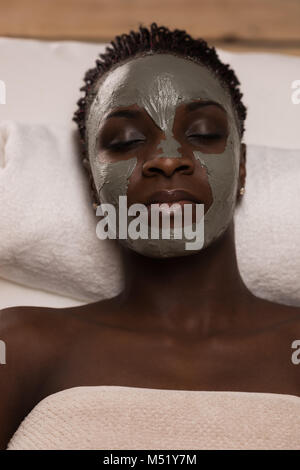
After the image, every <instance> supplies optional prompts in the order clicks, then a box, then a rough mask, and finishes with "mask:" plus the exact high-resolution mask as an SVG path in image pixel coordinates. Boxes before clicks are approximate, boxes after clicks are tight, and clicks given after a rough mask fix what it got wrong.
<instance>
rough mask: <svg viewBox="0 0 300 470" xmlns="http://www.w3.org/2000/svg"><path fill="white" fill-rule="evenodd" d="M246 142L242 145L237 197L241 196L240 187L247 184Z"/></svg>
mask: <svg viewBox="0 0 300 470" xmlns="http://www.w3.org/2000/svg"><path fill="white" fill-rule="evenodd" d="M246 154H247V147H246V144H244V143H241V147H240V168H239V183H238V190H237V198H240V189H241V188H244V187H245V184H246Z"/></svg>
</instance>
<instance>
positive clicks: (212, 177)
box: [0, 23, 300, 449]
mask: <svg viewBox="0 0 300 470" xmlns="http://www.w3.org/2000/svg"><path fill="white" fill-rule="evenodd" d="M112 46H113V47H112V48H110V49H107V51H106V53H105V54H103V55H101V56H100V57H101V58H102V59H103V60H102V61H97V62H96V67H95V68H94V69H91V70H89V71H88V72H87V74H86V78H85V81H86V86H85V87H84V88H83V91H85V97H84V98H81V99H80V100H79V102H78V105H79V108H78V110H77V112H76V113H75V120H76V122H77V123H78V126H79V130H80V135H81V143H82V149H83V163H84V166H85V168H86V169H87V171H88V174H89V177H90V181H91V187H92V193H93V203H94V204H93V205H94V207H96V206H97V205H98V204H99V203H103V202H105V203H109V204H112V205H113V207H115V209H116V211H118V210H119V201H120V199H119V197H120V196H127V205H128V207H129V206H131V205H132V204H135V203H140V204H144V205H145V206H146V207H147V208H148V209H149V208H150V206H151V204H155V203H158V204H160V203H167V204H170V203H173V202H176V201H177V202H178V203H179V205H180V207H181V208H183V207H184V206H185V205H187V204H192V207H193V211H192V216H193V223H195V217H196V211H195V208H196V205H197V204H204V240H203V245H202V246H201V247H200V248H199V247H197V248H195V249H192V250H189V251H188V250H186V247H185V242H186V240H185V239H184V238H183V239H181V240H177V239H174V238H172V239H171V240H167V239H161V238H160V239H143V240H142V239H133V238H130V237H127V238H123V239H121V238H120V244H121V249H122V259H123V270H124V279H125V285H124V289H123V291H122V292H121V293H120V295H118V296H117V297H115V298H112V299H108V300H105V301H101V302H95V303H93V304H89V305H84V306H80V307H72V308H66V309H53V308H39V307H15V308H8V309H4V310H2V311H1V331H0V338H1V339H2V340H4V341H5V342H6V347H7V364H6V365H5V366H2V367H1V368H0V373H1V384H0V393H1V402H0V422H1V429H0V443H1V448H3V449H4V448H6V446H7V443H8V441H9V439H10V437H11V436H12V435H13V433H14V432H15V430H16V429H17V428H18V426H19V425H20V423H21V421H22V419H23V418H24V417H25V416H26V415H27V414H28V413H29V412H30V411H31V410H32V409H33V408H34V407H35V406H36V405H37V404H38V403H39V402H40V401H41V400H42V399H43V398H45V397H47V396H49V395H51V394H54V393H56V392H59V391H62V390H66V389H69V388H73V387H78V386H101V385H120V386H125V387H142V388H150V389H170V390H206V391H210V390H211V391H224V390H227V391H244V392H270V393H276V394H290V395H297V396H298V395H299V394H300V378H299V377H300V376H299V371H298V369H297V367H296V366H295V365H294V364H293V363H292V361H291V353H292V350H291V344H292V342H293V341H294V340H295V339H298V338H299V337H300V322H299V319H300V310H299V308H296V307H288V306H285V305H280V304H275V303H273V302H269V301H267V300H263V299H260V298H257V297H255V296H254V295H253V294H252V293H251V292H250V291H249V290H248V289H247V287H246V286H245V284H244V283H243V281H242V279H241V276H240V274H239V270H238V266H237V260H236V254H235V244H234V227H233V213H234V209H235V206H236V204H237V203H238V202H239V200H240V199H241V198H242V195H243V193H244V191H245V189H244V188H245V179H246V148H245V144H243V143H242V137H243V133H244V121H245V117H246V109H245V107H244V105H243V104H242V101H241V97H242V95H241V93H240V91H239V88H238V85H239V82H238V80H237V78H236V76H235V74H234V72H233V71H232V70H231V69H230V68H229V67H228V66H227V65H224V64H222V63H221V62H220V60H219V58H218V56H217V54H216V52H215V50H214V48H209V47H208V46H207V44H206V42H205V41H203V40H194V39H192V38H191V37H190V36H189V35H187V34H186V33H185V31H179V30H175V31H170V30H169V29H167V28H165V27H158V26H157V25H156V24H155V23H153V24H152V25H151V27H150V29H149V30H148V29H147V28H142V27H140V30H139V32H131V33H130V35H122V36H121V37H117V38H116V40H115V42H112ZM148 209H147V210H148ZM166 212H168V210H167V211H166ZM147 217H148V216H147ZM172 217H174V214H173V216H172ZM148 220H150V215H149V219H148ZM160 228H161V225H160ZM171 228H172V229H174V219H173V218H172V225H171ZM172 233H173V232H172ZM112 243H113V242H112Z"/></svg>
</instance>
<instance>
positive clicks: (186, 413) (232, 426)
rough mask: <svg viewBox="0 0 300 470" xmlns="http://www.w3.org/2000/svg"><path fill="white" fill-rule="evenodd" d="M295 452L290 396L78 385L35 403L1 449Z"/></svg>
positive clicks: (296, 418)
mask: <svg viewBox="0 0 300 470" xmlns="http://www.w3.org/2000/svg"><path fill="white" fill-rule="evenodd" d="M18 449H23V450H27V449H35V450H38V449H41V450H46V449H50V450H61V449H67V450H71V449H73V450H77V449H85V450H88V449H90V450H98V449H100V450H101V449H104V450H105V449H112V450H117V449H119V450H122V449H134V450H137V449H153V450H154V449H160V450H166V449H293V450H295V449H298V450H299V449H300V398H299V397H297V396H293V395H283V394H275V393H250V392H227V391H224V392H223V391H222V392H215V391H191V390H166V389H149V388H138V387H124V386H80V387H73V388H69V389H66V390H63V391H59V392H57V393H54V394H52V395H49V396H48V397H46V398H44V399H43V400H42V401H41V402H39V403H38V404H37V405H36V406H35V407H34V408H33V410H32V411H31V412H30V413H29V414H28V415H27V416H26V417H25V419H24V420H23V422H22V423H21V425H20V426H19V428H18V429H17V430H16V432H15V434H14V435H13V436H12V438H11V440H10V442H9V444H8V447H7V450H18Z"/></svg>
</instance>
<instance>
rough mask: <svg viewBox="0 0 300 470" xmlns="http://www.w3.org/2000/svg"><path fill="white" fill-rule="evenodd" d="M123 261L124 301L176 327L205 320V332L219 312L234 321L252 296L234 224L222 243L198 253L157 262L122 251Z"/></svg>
mask: <svg viewBox="0 0 300 470" xmlns="http://www.w3.org/2000/svg"><path fill="white" fill-rule="evenodd" d="M122 257H123V262H124V276H125V287H124V290H123V292H122V298H123V300H125V301H126V303H127V305H132V306H133V305H134V306H135V310H138V311H139V312H140V313H139V316H140V317H143V316H144V317H147V316H151V317H152V319H153V318H156V320H158V321H163V322H164V323H165V322H166V321H168V323H169V324H170V322H171V323H172V325H173V328H175V325H177V326H178V328H182V327H184V326H187V325H188V324H190V325H194V326H195V324H196V323H197V325H199V321H200V322H201V325H202V326H201V327H202V329H203V327H204V323H206V326H207V321H206V322H205V321H204V317H206V318H207V317H209V318H210V322H209V323H210V324H211V321H212V315H213V314H214V312H218V313H219V314H218V315H217V317H218V318H220V317H223V319H224V316H226V315H227V316H232V314H233V312H236V311H237V310H238V309H239V308H240V307H241V305H242V304H243V303H244V302H245V299H246V298H248V299H249V298H250V297H251V296H252V294H251V292H250V291H249V290H248V289H247V287H246V286H245V284H244V282H243V281H242V278H241V276H240V273H239V270H238V265H237V259H236V251H235V242H234V226H233V221H232V223H231V225H230V226H229V227H228V229H227V230H226V232H225V233H224V234H223V235H222V236H221V237H220V238H219V239H218V240H217V241H215V242H214V243H212V244H211V245H210V246H208V247H207V248H205V249H204V250H202V251H200V252H199V253H197V254H193V255H187V256H182V257H176V258H165V259H160V258H159V259H157V258H149V257H145V256H142V255H140V254H138V253H135V252H134V251H132V250H129V249H122ZM199 310H201V315H199ZM220 310H221V313H222V315H220ZM200 317H201V318H202V319H201V320H200ZM196 319H197V321H196Z"/></svg>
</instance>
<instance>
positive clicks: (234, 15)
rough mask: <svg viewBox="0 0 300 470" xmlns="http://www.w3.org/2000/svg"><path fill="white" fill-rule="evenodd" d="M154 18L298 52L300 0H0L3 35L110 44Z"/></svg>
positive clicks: (228, 41)
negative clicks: (117, 36) (115, 37)
mask: <svg viewBox="0 0 300 470" xmlns="http://www.w3.org/2000/svg"><path fill="white" fill-rule="evenodd" d="M153 21H155V22H156V23H157V24H158V25H164V26H167V27H169V28H171V29H173V28H178V29H185V30H186V31H187V32H188V33H189V34H191V35H193V36H194V37H203V38H204V39H206V40H207V41H208V42H209V44H212V45H216V46H218V47H222V48H223V49H228V50H240V51H272V52H281V53H287V54H295V55H300V0H110V1H109V0H0V36H11V37H25V38H41V39H52V40H53V39H59V40H60V39H71V40H85V41H97V42H99V41H101V42H109V41H111V40H112V39H113V38H114V36H116V35H118V34H122V33H127V32H129V31H130V30H131V29H134V30H136V29H137V28H138V27H139V25H140V24H142V25H143V26H149V25H150V23H151V22H153Z"/></svg>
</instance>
